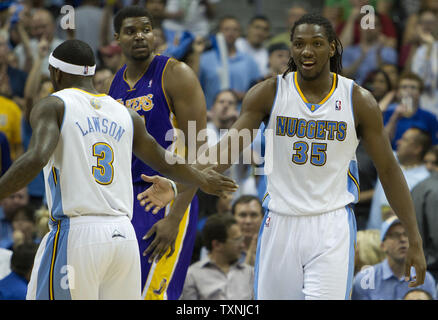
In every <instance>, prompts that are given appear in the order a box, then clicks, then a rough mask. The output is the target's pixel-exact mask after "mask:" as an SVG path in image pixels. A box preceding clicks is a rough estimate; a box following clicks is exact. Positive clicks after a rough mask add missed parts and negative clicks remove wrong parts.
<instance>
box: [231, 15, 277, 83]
mask: <svg viewBox="0 0 438 320" xmlns="http://www.w3.org/2000/svg"><path fill="white" fill-rule="evenodd" d="M269 31H270V23H269V20H268V18H267V17H266V16H262V15H258V16H255V17H252V18H251V20H250V21H249V24H248V27H247V30H246V36H245V38H238V39H237V40H236V48H237V50H238V51H240V52H243V53H246V54H248V55H250V56H251V57H252V58H253V59H254V61H255V62H256V63H257V65H258V66H259V71H260V74H261V75H262V76H263V77H264V76H266V75H267V73H268V50H267V49H266V48H265V47H264V43H265V41H266V40H267V39H268V37H269Z"/></svg>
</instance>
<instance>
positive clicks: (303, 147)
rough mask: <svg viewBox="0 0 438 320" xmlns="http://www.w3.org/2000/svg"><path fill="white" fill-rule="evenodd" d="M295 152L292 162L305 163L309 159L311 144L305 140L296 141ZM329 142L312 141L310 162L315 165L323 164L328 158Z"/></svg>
mask: <svg viewBox="0 0 438 320" xmlns="http://www.w3.org/2000/svg"><path fill="white" fill-rule="evenodd" d="M294 151H295V153H294V154H293V155H292V162H294V163H296V164H300V165H301V164H305V163H306V162H307V160H308V155H307V153H308V151H309V145H308V144H307V143H306V142H304V141H298V142H295V143H294ZM326 151H327V144H326V143H312V145H311V147H310V163H311V164H313V165H314V166H323V165H324V164H325V162H326V160H327V153H326Z"/></svg>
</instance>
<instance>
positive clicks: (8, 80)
mask: <svg viewBox="0 0 438 320" xmlns="http://www.w3.org/2000/svg"><path fill="white" fill-rule="evenodd" d="M9 54H10V50H9V46H8V42H7V38H6V36H5V35H4V34H2V33H0V95H2V96H5V97H6V98H9V99H11V100H13V101H14V102H15V103H16V104H18V105H21V106H22V105H23V104H24V101H23V97H24V86H25V83H26V78H27V73H26V72H23V71H21V70H19V69H16V68H14V67H12V66H11V65H10V63H9Z"/></svg>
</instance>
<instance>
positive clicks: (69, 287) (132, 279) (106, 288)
mask: <svg viewBox="0 0 438 320" xmlns="http://www.w3.org/2000/svg"><path fill="white" fill-rule="evenodd" d="M26 298H27V299H28V300H34V299H37V300H69V299H73V300H98V299H111V300H113V299H114V300H122V299H129V300H137V299H140V298H141V273H140V253H139V249H138V244H137V240H136V236H135V232H134V228H133V227H132V224H131V221H130V220H129V218H128V217H125V216H121V217H115V216H81V217H75V218H70V219H65V220H61V221H58V222H54V223H53V224H52V227H51V231H50V232H49V233H47V234H46V235H45V237H44V238H43V240H42V241H41V244H40V246H39V248H38V251H37V254H36V256H35V262H34V266H33V269H32V275H31V279H30V282H29V285H28V291H27V297H26Z"/></svg>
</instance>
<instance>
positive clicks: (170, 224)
mask: <svg viewBox="0 0 438 320" xmlns="http://www.w3.org/2000/svg"><path fill="white" fill-rule="evenodd" d="M178 226H179V224H178V221H176V220H174V219H172V216H170V215H169V216H166V217H164V218H163V219H160V220H158V221H157V222H156V223H155V224H154V225H153V226H152V228H151V229H150V230H149V231H148V233H146V235H145V236H144V237H143V240H147V239H148V238H150V237H152V236H153V235H154V234H155V237H154V239H153V240H152V242H151V243H150V244H149V246H148V247H147V248H146V250H145V251H144V252H143V256H146V255H147V254H150V255H149V259H148V261H149V263H152V262H153V261H154V260H155V261H157V262H158V261H159V260H160V259H161V257H163V256H164V255H165V254H166V252H168V253H167V255H166V258H169V257H170V256H171V255H172V254H173V253H174V252H175V240H176V237H177V236H178Z"/></svg>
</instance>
